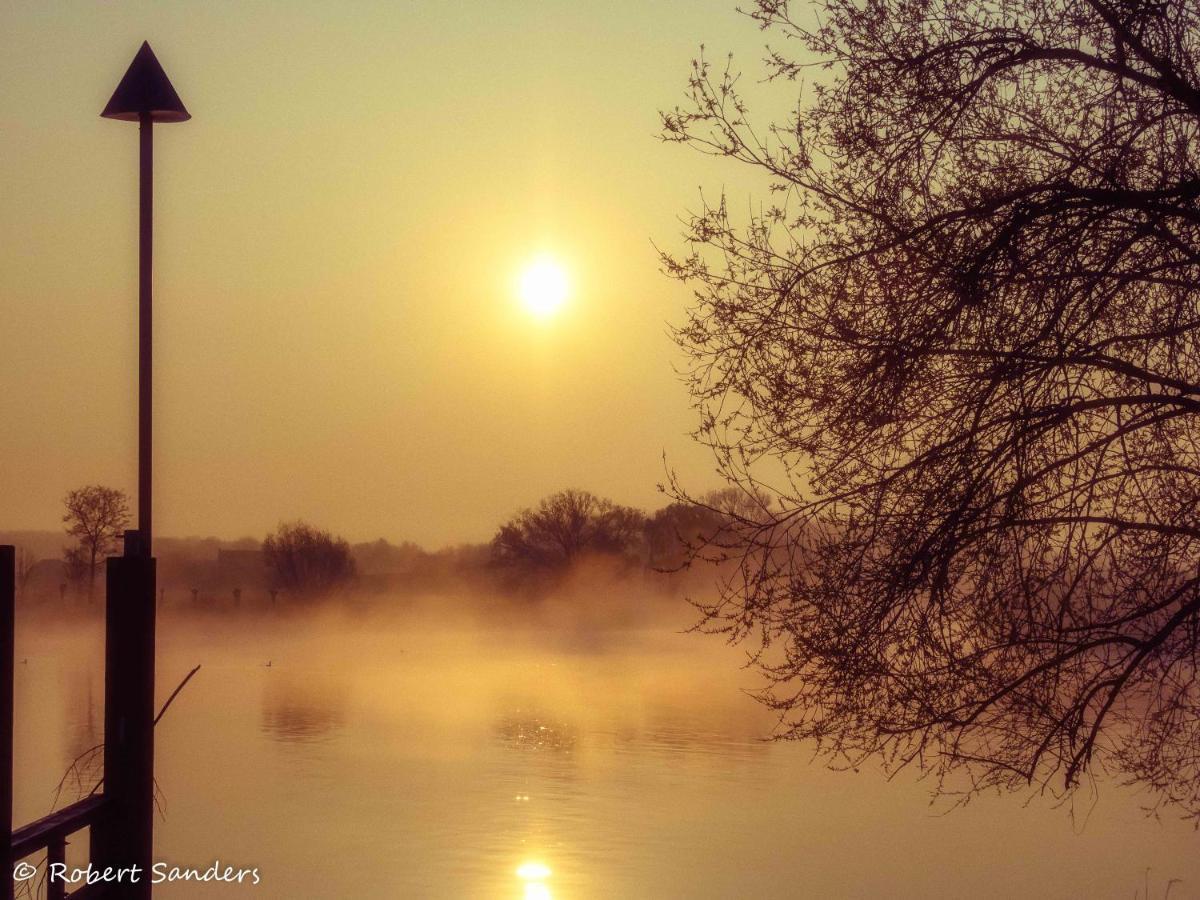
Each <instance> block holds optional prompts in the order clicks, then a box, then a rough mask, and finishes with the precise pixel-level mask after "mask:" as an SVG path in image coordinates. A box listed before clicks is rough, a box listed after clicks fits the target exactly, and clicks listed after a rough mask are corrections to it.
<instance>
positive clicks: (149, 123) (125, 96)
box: [100, 42, 191, 556]
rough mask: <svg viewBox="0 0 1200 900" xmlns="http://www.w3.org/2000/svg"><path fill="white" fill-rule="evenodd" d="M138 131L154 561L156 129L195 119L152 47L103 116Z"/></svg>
mask: <svg viewBox="0 0 1200 900" xmlns="http://www.w3.org/2000/svg"><path fill="white" fill-rule="evenodd" d="M100 115H101V116H103V117H104V118H106V119H121V120H123V121H126V122H137V123H138V126H139V146H140V170H139V201H140V203H139V214H138V234H139V244H138V532H139V533H140V540H139V545H140V547H139V550H140V553H141V554H142V555H145V556H149V555H150V513H151V505H150V499H151V492H150V458H151V436H152V432H151V425H150V423H151V411H152V410H151V399H152V391H151V388H152V385H153V369H152V365H151V363H152V360H153V340H152V338H153V333H154V330H153V304H152V297H153V280H152V271H153V270H152V265H151V262H152V257H153V251H154V123H155V122H186V121H187V120H188V119H190V118H191V114H190V113H189V112H188V111H187V109H186V108H185V107H184V105H183V101H182V100H180V99H179V94H177V93H175V88H174V87H172V86H171V80H170V79H169V78H167V73H166V72H164V71H163V68H162V66H161V65H159V62H158V59H157V58H156V57H155V55H154V51H153V50H151V49H150V44H149V43H148V42H143V43H142V46H141V49H139V50H138V52H137V55H136V56H135V57H134V58H133V62H132V63H130V64H129V69H128V70H126V72H125V77H123V78H122V79H121V83H120V84H118V85H117V89H116V90H115V91H114V92H113V95H112V99H110V100H109V101H108V105H107V106H106V107H104V112H102V113H100Z"/></svg>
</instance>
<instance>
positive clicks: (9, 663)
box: [0, 547, 16, 900]
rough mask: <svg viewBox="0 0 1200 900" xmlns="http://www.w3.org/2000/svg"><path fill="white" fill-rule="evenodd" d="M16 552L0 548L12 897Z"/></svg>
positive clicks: (3, 793)
mask: <svg viewBox="0 0 1200 900" xmlns="http://www.w3.org/2000/svg"><path fill="white" fill-rule="evenodd" d="M15 599H16V551H15V549H14V548H12V547H0V673H2V674H0V685H2V686H0V831H3V832H4V835H5V837H4V852H3V853H0V863H2V864H3V866H4V870H3V877H2V879H0V880H2V881H3V885H2V886H0V897H3V898H4V900H12V896H13V879H12V871H13V858H12V824H13V822H12V816H13V682H14V681H15V680H16V671H15V670H14V668H13V663H14V662H15V660H14V652H13V651H14V649H15V640H16V618H15V615H14V601H15Z"/></svg>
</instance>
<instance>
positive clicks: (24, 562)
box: [16, 546, 38, 596]
mask: <svg viewBox="0 0 1200 900" xmlns="http://www.w3.org/2000/svg"><path fill="white" fill-rule="evenodd" d="M37 561H38V558H37V556H36V555H35V554H34V553H33V551H32V550H30V549H29V548H28V547H24V546H18V547H17V559H16V588H17V592H18V594H20V595H21V596H24V594H25V588H27V587H28V586H29V577H30V575H32V574H33V567H34V566H35V565H36V564H37Z"/></svg>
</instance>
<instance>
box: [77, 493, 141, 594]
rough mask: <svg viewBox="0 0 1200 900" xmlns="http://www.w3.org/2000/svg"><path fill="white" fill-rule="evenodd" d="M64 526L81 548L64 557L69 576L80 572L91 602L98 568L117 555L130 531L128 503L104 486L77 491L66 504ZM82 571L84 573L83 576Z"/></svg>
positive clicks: (122, 495)
mask: <svg viewBox="0 0 1200 900" xmlns="http://www.w3.org/2000/svg"><path fill="white" fill-rule="evenodd" d="M63 504H64V505H65V506H66V512H65V513H64V514H63V523H64V524H65V525H66V531H67V534H68V535H69V536H70V537H73V538H75V540H76V541H77V542H78V545H77V546H76V547H74V548H72V549H70V550H68V551H66V553H65V555H64V560H65V561H66V563H67V569H68V572H70V571H72V569H74V571H76V572H79V573H80V575H81V576H82V577H83V578H84V579H86V582H87V596H88V601H89V602H91V600H92V598H93V596H94V595H95V589H96V566H97V564H98V563H99V561H100V559H101V558H102V557H104V556H106V555H108V554H109V553H113V552H115V551H116V549H117V547H118V546H119V541H120V539H121V537H122V535H123V534H124V532H125V529H126V528H128V527H129V500H128V498H127V497H126V496H125V492H124V491H119V490H116V489H115V488H107V487H103V486H101V485H98V484H96V485H89V486H88V487H82V488H77V489H75V490H73V491H71V492H70V493H69V494H67V496H66V498H65V499H64V500H63ZM80 570H82V571H81V572H80Z"/></svg>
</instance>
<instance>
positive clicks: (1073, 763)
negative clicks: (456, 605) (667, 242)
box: [663, 0, 1200, 817]
mask: <svg viewBox="0 0 1200 900" xmlns="http://www.w3.org/2000/svg"><path fill="white" fill-rule="evenodd" d="M748 6H749V10H750V15H751V16H752V17H753V18H754V19H755V20H756V21H757V23H758V24H759V25H760V26H761V27H762V28H765V29H768V30H769V31H770V32H771V33H772V34H774V35H776V36H778V37H779V39H780V43H779V45H777V47H776V48H773V49H771V50H769V52H768V58H767V73H766V74H767V77H768V80H771V81H773V82H774V85H775V86H776V88H775V89H776V90H780V91H782V92H783V93H785V94H787V95H788V96H787V109H788V112H787V113H786V114H785V116H784V117H783V118H774V119H773V120H772V119H771V118H770V117H764V118H763V119H759V120H757V121H756V120H755V117H754V116H752V115H751V112H750V109H749V103H748V101H747V99H746V96H745V93H744V92H743V90H742V89H741V87H740V85H739V81H738V74H737V72H736V71H735V70H734V69H733V68H732V66H731V65H727V66H725V67H724V69H723V70H722V69H721V68H715V69H714V68H713V67H712V66H711V65H710V64H709V63H708V62H707V61H705V60H704V59H703V58H702V57H701V58H700V59H698V60H696V61H695V62H694V64H693V69H692V74H691V79H690V86H689V94H690V97H689V100H688V102H687V103H686V104H685V106H684V107H683V108H681V109H676V110H673V111H670V112H668V113H666V114H665V115H664V119H663V124H664V137H665V138H666V139H667V140H670V141H678V142H682V143H685V144H688V145H690V146H691V147H693V148H696V149H698V150H700V151H702V152H704V153H708V154H713V155H716V156H723V157H726V158H728V159H730V160H732V161H736V162H738V163H741V164H743V165H744V169H743V171H745V172H746V173H747V174H748V175H750V176H751V177H754V176H759V177H761V179H762V182H763V185H764V190H765V191H769V196H768V198H767V199H766V201H765V202H763V203H762V204H761V205H757V204H755V205H753V206H752V207H750V208H749V209H748V211H747V214H746V216H745V217H744V218H742V217H740V216H739V215H738V214H737V213H736V212H735V211H734V209H733V208H732V207H731V206H730V205H728V204H727V203H726V202H725V199H724V198H723V197H721V198H719V199H717V200H713V201H710V202H706V201H704V200H702V201H701V207H700V209H699V210H698V211H697V213H696V214H695V215H694V216H692V217H691V218H690V221H689V225H688V229H687V233H686V236H685V237H686V240H687V242H688V243H687V246H686V248H685V250H684V251H683V252H682V253H679V254H675V255H670V254H668V255H666V256H665V257H664V265H665V267H666V269H667V271H668V273H669V274H670V275H673V276H675V277H677V278H679V279H682V280H685V281H687V282H689V283H690V286H691V287H692V289H693V291H694V296H695V300H694V302H693V304H692V306H691V308H690V309H689V312H688V315H687V317H686V319H685V321H683V322H682V323H681V325H680V327H679V328H678V329H677V331H676V337H677V340H678V342H679V344H680V346H681V347H682V348H683V349H684V351H685V352H686V354H687V355H688V377H689V383H690V388H691V391H692V394H693V399H694V401H695V403H696V405H697V406H698V408H699V409H700V410H701V418H700V427H699V429H698V432H697V435H698V438H699V439H700V440H701V441H703V442H704V443H706V444H708V445H709V446H710V447H711V448H712V449H713V451H714V453H715V457H716V460H717V462H718V464H719V465H720V466H721V467H722V469H723V471H724V473H725V474H726V475H727V477H728V478H729V479H730V480H732V481H734V482H737V483H740V484H742V485H746V486H749V485H752V484H756V483H759V479H761V478H763V477H764V473H769V474H770V477H771V480H772V482H773V483H774V487H773V493H775V494H776V495H777V499H778V501H779V503H778V506H777V507H776V508H775V510H774V512H773V514H772V515H771V516H770V517H769V519H768V520H767V521H764V522H761V523H753V522H751V523H748V524H747V525H746V526H745V527H744V528H742V529H741V534H740V536H739V537H740V543H741V547H742V550H743V554H744V555H743V557H742V566H741V569H740V575H741V577H739V578H738V579H737V580H736V581H734V582H733V583H731V584H729V585H728V588H727V589H726V590H725V591H724V592H723V594H722V596H721V597H720V599H719V601H718V602H716V603H714V604H713V605H711V606H709V607H706V609H705V612H706V614H707V616H708V619H707V622H708V625H709V626H710V627H712V628H714V629H717V630H722V631H724V632H726V633H727V634H729V635H730V636H732V638H733V639H735V640H738V639H748V640H750V641H753V642H755V644H756V646H755V648H754V649H755V650H759V651H760V652H759V653H758V655H757V657H756V658H757V659H758V660H759V661H760V662H761V663H762V665H763V671H764V673H765V675H766V676H767V678H768V679H769V685H770V688H769V690H768V692H767V699H768V700H769V702H771V703H772V704H773V705H774V706H775V707H776V708H777V709H778V710H779V712H780V716H781V720H782V721H783V722H785V723H786V732H785V734H786V735H787V736H789V737H793V738H800V739H807V740H810V741H812V742H814V743H815V744H816V746H817V747H818V748H819V749H820V750H821V751H822V752H823V753H825V754H826V757H827V758H828V759H831V760H833V761H835V762H840V763H845V762H850V763H855V762H857V761H858V760H860V759H862V758H864V757H873V758H876V759H879V760H882V761H883V762H884V763H885V764H886V765H889V766H890V767H891V768H892V769H896V768H899V767H902V766H905V765H912V766H920V767H923V768H926V769H927V770H928V771H929V772H930V773H931V774H932V776H933V778H932V779H931V780H932V782H933V783H935V784H937V785H939V786H940V787H941V788H942V789H944V790H947V791H951V790H957V789H960V788H961V790H962V791H963V792H964V794H965V795H966V796H970V795H971V794H973V793H975V792H978V791H984V790H989V789H993V788H1002V789H1013V790H1022V789H1028V788H1029V786H1031V785H1032V786H1034V787H1036V788H1038V789H1041V788H1047V787H1061V789H1064V790H1066V791H1070V790H1072V789H1074V788H1075V787H1076V786H1077V785H1078V784H1079V783H1080V779H1081V777H1083V776H1084V775H1086V774H1089V773H1096V772H1109V773H1112V774H1113V775H1115V776H1117V777H1120V778H1123V779H1128V780H1130V781H1133V782H1137V783H1141V784H1143V785H1147V786H1149V787H1150V788H1152V789H1153V790H1154V791H1155V792H1156V796H1157V797H1158V798H1160V799H1161V800H1162V801H1164V802H1168V803H1173V804H1178V806H1179V808H1181V809H1183V810H1185V811H1187V812H1188V813H1190V814H1191V815H1194V816H1197V817H1200V753H1197V747H1200V680H1198V678H1197V671H1198V666H1200V657H1198V651H1197V647H1198V637H1197V636H1198V635H1200V502H1198V500H1200V289H1198V287H1197V286H1198V285H1200V7H1198V6H1197V5H1196V4H1195V3H1189V2H1184V0H1160V2H1135V0H1011V2H1006V3H990V2H982V0H921V2H911V0H871V2H858V0H818V2H815V3H812V4H802V5H801V4H789V3H788V2H786V0H757V2H753V3H750V4H749V5H748ZM788 48H796V49H795V50H794V51H793V50H790V49H788ZM792 82H795V83H797V86H796V87H791V86H789V83H792ZM800 82H803V87H800V86H799V84H798V83H800ZM763 90H764V91H770V90H771V88H770V87H766V88H763ZM759 645H761V646H759Z"/></svg>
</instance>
